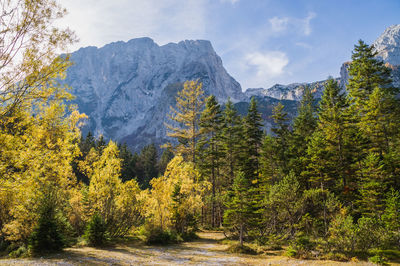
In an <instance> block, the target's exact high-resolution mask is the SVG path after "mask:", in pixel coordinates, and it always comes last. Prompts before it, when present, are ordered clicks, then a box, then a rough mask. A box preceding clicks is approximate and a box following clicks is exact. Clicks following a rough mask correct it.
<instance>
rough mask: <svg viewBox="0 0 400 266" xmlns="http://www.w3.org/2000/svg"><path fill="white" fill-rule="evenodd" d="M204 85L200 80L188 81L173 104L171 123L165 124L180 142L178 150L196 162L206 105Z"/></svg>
mask: <svg viewBox="0 0 400 266" xmlns="http://www.w3.org/2000/svg"><path fill="white" fill-rule="evenodd" d="M202 87H203V85H202V83H201V82H199V81H198V80H196V81H193V80H192V81H186V82H185V83H184V84H183V89H182V90H181V91H179V92H178V95H177V96H176V107H175V108H174V107H172V106H171V112H172V114H171V115H169V118H170V119H171V120H172V121H171V122H172V123H171V124H165V125H166V127H167V128H168V130H169V132H168V133H167V135H168V136H170V137H173V138H176V139H177V140H178V142H179V145H178V147H177V152H178V153H180V154H182V156H184V157H185V159H187V160H189V161H191V162H192V163H194V164H195V163H196V156H197V154H196V143H197V141H198V139H199V136H200V128H199V122H200V114H201V111H202V108H203V105H204V96H203V94H204V91H203V89H202Z"/></svg>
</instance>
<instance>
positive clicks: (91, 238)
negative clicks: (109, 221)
mask: <svg viewBox="0 0 400 266" xmlns="http://www.w3.org/2000/svg"><path fill="white" fill-rule="evenodd" d="M106 234H107V227H106V224H105V222H104V220H103V218H101V216H100V215H99V214H97V213H95V214H94V215H93V216H92V218H91V219H90V221H89V223H88V225H87V227H86V230H85V234H84V236H83V237H84V239H85V240H86V241H87V242H88V244H89V245H90V246H95V247H97V246H101V245H103V244H104V243H105V242H106V239H107V237H106Z"/></svg>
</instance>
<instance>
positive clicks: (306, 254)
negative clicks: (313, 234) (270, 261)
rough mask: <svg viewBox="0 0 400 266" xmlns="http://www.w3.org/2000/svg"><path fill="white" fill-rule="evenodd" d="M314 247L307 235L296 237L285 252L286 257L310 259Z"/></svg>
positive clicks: (314, 244)
mask: <svg viewBox="0 0 400 266" xmlns="http://www.w3.org/2000/svg"><path fill="white" fill-rule="evenodd" d="M315 247H316V243H315V242H313V241H311V240H310V238H309V237H308V236H307V235H303V234H300V235H297V236H296V237H295V239H294V240H293V241H292V243H291V245H290V246H289V248H288V249H287V250H286V255H287V256H289V257H296V258H310V257H312V254H311V251H313V250H314V249H315Z"/></svg>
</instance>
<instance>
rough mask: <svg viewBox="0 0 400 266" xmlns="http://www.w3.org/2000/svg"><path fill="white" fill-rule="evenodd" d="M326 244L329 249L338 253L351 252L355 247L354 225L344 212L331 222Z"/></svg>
mask: <svg viewBox="0 0 400 266" xmlns="http://www.w3.org/2000/svg"><path fill="white" fill-rule="evenodd" d="M328 242H329V245H330V247H331V248H333V249H334V250H336V251H340V252H349V251H350V252H353V251H354V248H355V245H356V225H355V224H354V223H353V218H352V217H351V216H350V215H346V214H345V213H344V212H342V213H340V214H338V215H337V216H336V217H335V219H334V220H333V221H332V222H331V224H330V228H329V238H328Z"/></svg>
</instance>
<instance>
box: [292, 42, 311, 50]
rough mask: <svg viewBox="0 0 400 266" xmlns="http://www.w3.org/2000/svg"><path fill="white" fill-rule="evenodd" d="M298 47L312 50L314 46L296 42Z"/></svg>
mask: <svg viewBox="0 0 400 266" xmlns="http://www.w3.org/2000/svg"><path fill="white" fill-rule="evenodd" d="M295 44H296V46H299V47H302V48H304V49H312V46H311V45H309V44H308V43H305V42H296V43H295Z"/></svg>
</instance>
